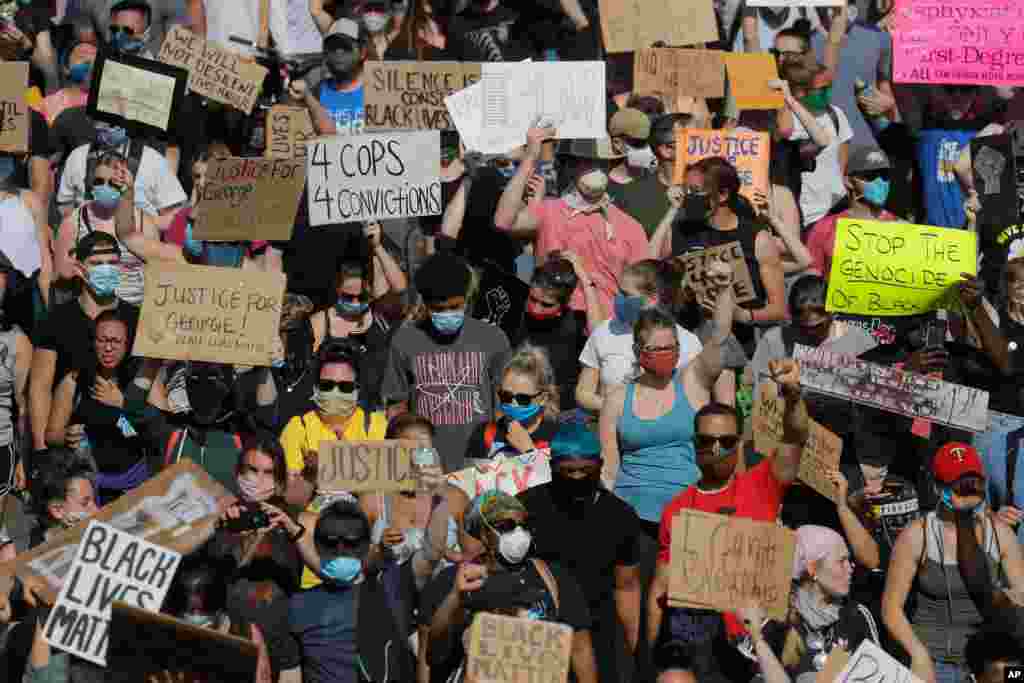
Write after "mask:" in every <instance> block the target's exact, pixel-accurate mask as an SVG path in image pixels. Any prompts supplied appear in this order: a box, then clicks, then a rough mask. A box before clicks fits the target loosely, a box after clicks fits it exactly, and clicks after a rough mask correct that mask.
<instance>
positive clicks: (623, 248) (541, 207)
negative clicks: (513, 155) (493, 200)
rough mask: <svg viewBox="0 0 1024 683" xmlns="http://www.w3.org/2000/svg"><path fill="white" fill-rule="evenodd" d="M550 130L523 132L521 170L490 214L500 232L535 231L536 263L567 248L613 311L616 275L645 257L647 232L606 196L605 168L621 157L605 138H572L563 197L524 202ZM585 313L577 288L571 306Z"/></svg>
mask: <svg viewBox="0 0 1024 683" xmlns="http://www.w3.org/2000/svg"><path fill="white" fill-rule="evenodd" d="M553 134H554V130H553V129H551V128H533V129H531V130H530V131H529V132H528V133H527V145H526V153H525V154H524V156H523V159H522V161H521V162H520V163H519V169H518V170H517V171H516V174H515V175H514V176H513V177H512V180H510V181H509V184H508V186H507V187H506V188H505V191H504V192H503V193H502V195H501V200H500V201H499V202H498V208H497V211H496V212H495V215H494V224H495V226H497V227H498V229H499V230H506V231H512V232H514V233H520V232H527V233H529V232H531V231H536V235H537V239H536V242H535V244H534V252H535V257H536V259H537V265H538V266H542V265H544V262H545V261H547V259H548V258H549V255H550V254H551V252H553V251H559V252H566V251H570V252H572V253H574V254H576V256H577V257H579V260H580V263H581V264H582V265H583V267H584V268H586V270H587V272H588V273H590V277H591V283H592V284H593V286H594V287H595V288H596V289H597V295H598V300H599V301H600V302H601V307H602V308H603V310H606V311H609V310H611V303H612V299H613V298H614V296H615V293H616V292H617V291H618V289H619V284H620V283H619V281H618V276H619V274H620V273H622V270H623V268H625V267H626V265H627V264H629V263H633V262H635V261H639V260H641V259H643V258H646V256H647V252H648V243H647V234H646V233H645V232H644V229H643V227H642V226H641V225H640V224H639V223H637V222H636V221H635V220H634V219H633V218H631V217H630V216H629V215H627V214H626V213H624V212H623V211H622V210H621V209H619V208H618V207H616V206H615V204H614V203H612V201H611V199H610V198H609V197H608V193H607V189H608V167H609V165H610V164H611V162H613V161H621V160H622V159H624V158H625V155H624V154H620V153H618V152H615V151H614V150H613V148H612V146H611V144H610V143H609V142H608V141H607V140H572V141H570V142H569V143H568V144H567V145H565V146H564V147H563V149H562V150H561V153H562V154H563V155H564V158H566V159H567V163H566V165H564V166H563V167H562V168H561V170H560V173H562V172H564V173H565V174H566V177H567V178H569V179H571V182H570V184H569V189H568V190H567V191H566V192H565V194H563V195H562V196H561V197H559V198H557V199H555V198H552V199H545V200H544V201H543V202H540V203H537V204H524V203H523V192H524V190H525V189H526V183H527V181H528V180H529V179H530V178H531V177H532V176H533V173H534V169H535V168H536V164H537V161H538V160H539V159H540V157H541V148H542V145H543V143H544V141H545V140H546V139H548V138H550V137H551V136H552V135H553ZM569 305H570V306H571V307H572V309H573V310H577V311H586V310H587V307H586V299H585V297H584V295H583V292H582V290H581V289H580V288H577V289H576V292H575V293H574V294H573V296H572V299H571V301H570V304H569Z"/></svg>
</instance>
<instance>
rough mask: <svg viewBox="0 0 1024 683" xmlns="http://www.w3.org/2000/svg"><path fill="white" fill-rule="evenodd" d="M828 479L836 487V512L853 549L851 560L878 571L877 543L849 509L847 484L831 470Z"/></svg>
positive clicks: (840, 475) (878, 554) (848, 486)
mask: <svg viewBox="0 0 1024 683" xmlns="http://www.w3.org/2000/svg"><path fill="white" fill-rule="evenodd" d="M829 478H830V479H832V483H833V484H835V486H836V512H837V513H838V514H839V524H840V525H842V527H843V535H845V536H846V539H847V540H848V541H849V542H850V547H851V548H852V549H853V558H854V559H855V560H856V561H857V564H859V565H860V566H862V567H864V568H866V569H870V570H875V569H878V568H879V567H880V566H881V564H882V559H881V554H880V552H879V549H878V541H876V540H875V538H874V536H872V535H871V534H870V533H869V532H868V530H867V529H865V528H864V525H863V524H861V522H860V518H859V517H858V516H857V513H855V512H854V511H853V510H852V509H851V508H850V501H849V496H850V484H849V482H848V481H847V480H846V477H845V476H844V475H843V473H842V472H840V471H839V470H833V471H832V472H831V474H830V477H829Z"/></svg>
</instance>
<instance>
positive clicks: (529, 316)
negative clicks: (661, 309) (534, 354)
mask: <svg viewBox="0 0 1024 683" xmlns="http://www.w3.org/2000/svg"><path fill="white" fill-rule="evenodd" d="M574 263H579V260H578V259H577V258H576V257H575V254H568V255H565V254H563V255H561V258H556V257H555V256H554V255H552V258H551V259H549V260H548V262H547V263H545V264H544V265H543V266H542V267H541V268H539V269H537V270H536V271H534V273H533V281H532V282H531V283H530V293H529V295H528V298H527V300H526V315H525V316H523V324H522V326H521V327H520V328H519V333H518V334H516V335H515V337H514V338H513V339H512V345H513V346H514V347H518V346H520V345H521V344H531V345H532V346H535V347H537V348H539V349H543V350H544V351H545V352H546V353H547V355H548V358H550V359H551V365H552V367H554V370H555V386H556V387H557V390H558V407H559V408H560V409H561V410H562V412H566V411H570V410H574V409H575V408H576V383H577V382H578V381H579V376H580V364H579V357H580V353H582V352H583V346H584V344H586V341H587V335H586V332H585V330H586V329H587V318H586V317H584V315H583V314H582V313H580V312H579V311H573V310H572V309H570V308H569V297H570V296H572V293H573V291H574V290H575V289H576V286H577V284H578V283H579V282H580V281H582V282H583V291H584V293H586V294H587V295H589V299H590V302H591V305H588V306H587V310H588V311H589V312H591V313H592V315H591V316H590V320H591V323H592V325H593V327H594V328H595V329H596V328H597V327H598V325H600V323H601V322H602V321H603V319H604V317H605V316H603V315H601V314H600V312H598V311H596V310H595V309H596V308H597V305H598V304H597V297H595V296H593V291H594V288H593V287H589V286H588V285H587V282H588V279H589V278H588V276H587V272H586V271H585V270H583V268H582V267H580V268H579V270H577V269H576V267H575V266H574V265H573V264H574Z"/></svg>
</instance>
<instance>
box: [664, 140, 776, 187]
mask: <svg viewBox="0 0 1024 683" xmlns="http://www.w3.org/2000/svg"><path fill="white" fill-rule="evenodd" d="M771 147H772V145H771V139H770V137H769V135H768V133H758V132H754V131H739V130H721V129H718V130H707V129H699V128H684V129H682V130H679V131H676V166H675V176H674V181H673V182H674V183H675V184H676V185H682V184H683V182H684V180H685V177H686V167H687V166H689V165H690V164H693V163H696V162H698V161H700V160H701V159H706V158H708V157H722V158H724V159H725V160H726V161H728V162H729V163H730V164H732V165H733V166H735V167H736V171H737V172H738V173H739V176H740V182H741V184H742V187H741V188H740V194H742V195H743V196H744V197H747V198H748V199H753V196H754V192H761V193H762V194H764V195H765V196H767V195H768V183H769V180H768V163H769V162H770V161H771Z"/></svg>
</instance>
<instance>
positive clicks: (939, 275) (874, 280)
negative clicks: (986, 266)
mask: <svg viewBox="0 0 1024 683" xmlns="http://www.w3.org/2000/svg"><path fill="white" fill-rule="evenodd" d="M977 249H978V245H977V238H976V236H975V235H974V233H972V232H968V231H967V230H955V229H949V228H935V227H932V226H930V225H910V224H908V223H890V222H885V221H862V220H856V219H850V218H841V219H839V221H838V223H837V224H836V241H835V246H834V247H833V251H832V272H831V275H830V277H829V282H828V305H827V306H826V308H828V310H830V311H834V312H836V313H852V314H856V315H879V316H885V315H916V314H918V313H924V312H926V311H932V310H935V309H936V308H940V307H941V306H940V304H942V303H943V302H944V301H945V300H946V299H947V297H948V295H949V294H950V292H951V289H950V288H951V287H952V286H953V285H955V284H956V283H957V282H959V281H960V274H961V273H970V274H971V275H974V274H976V273H977V262H978V251H977Z"/></svg>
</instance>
